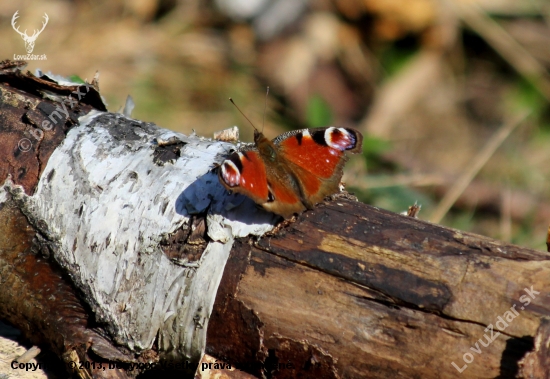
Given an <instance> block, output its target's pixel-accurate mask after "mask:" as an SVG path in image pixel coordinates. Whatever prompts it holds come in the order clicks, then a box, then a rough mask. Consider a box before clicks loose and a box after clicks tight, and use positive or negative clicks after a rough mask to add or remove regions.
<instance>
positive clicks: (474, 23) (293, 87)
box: [0, 0, 550, 250]
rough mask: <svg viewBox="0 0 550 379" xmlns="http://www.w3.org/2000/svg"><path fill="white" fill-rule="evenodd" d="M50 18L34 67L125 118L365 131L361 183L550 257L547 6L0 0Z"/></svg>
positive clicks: (400, 0)
mask: <svg viewBox="0 0 550 379" xmlns="http://www.w3.org/2000/svg"><path fill="white" fill-rule="evenodd" d="M0 4H1V6H0V35H1V37H2V38H1V41H2V43H1V45H0V59H2V60H3V59H14V56H15V57H16V56H17V55H24V54H26V51H25V44H24V41H23V39H22V38H21V36H20V35H19V34H18V33H16V32H15V31H14V29H13V27H12V25H11V21H12V17H13V15H14V13H15V12H16V11H19V13H18V14H19V18H18V19H17V20H16V26H18V27H19V29H20V31H24V30H25V29H26V30H27V34H29V35H31V34H32V31H33V29H40V28H41V27H42V24H43V22H44V18H43V16H44V13H46V14H47V15H48V17H49V20H48V24H47V25H46V27H45V28H44V30H43V31H42V32H41V34H40V35H39V36H38V37H37V39H36V43H35V47H34V51H33V54H36V55H42V54H46V56H47V60H42V61H29V64H28V66H27V68H28V69H29V70H30V71H31V72H35V70H36V69H37V68H40V69H41V70H43V71H45V72H47V71H51V72H52V73H55V74H60V75H64V76H73V75H74V76H77V77H79V78H82V79H88V80H91V79H92V78H93V76H94V74H95V73H96V71H99V74H100V76H99V86H100V89H101V93H102V95H103V97H104V98H105V99H106V101H107V103H108V108H109V110H110V111H117V110H119V109H120V108H121V107H122V106H123V105H124V102H125V99H126V96H127V95H131V96H132V97H133V99H134V102H135V104H136V108H135V110H134V113H133V117H135V118H138V119H141V120H145V121H151V122H154V123H156V124H157V125H159V126H162V127H165V128H170V129H173V130H176V131H179V132H183V133H190V132H191V131H192V130H193V129H194V130H195V131H196V132H197V134H200V135H204V136H207V137H211V136H212V133H213V132H214V131H218V130H222V129H225V128H228V127H231V126H233V125H238V126H239V127H240V131H241V140H243V141H251V140H252V128H251V127H250V126H249V125H248V124H247V122H246V121H245V120H244V119H243V118H242V116H241V115H240V114H239V113H238V112H237V111H236V110H235V109H234V107H233V106H232V105H231V104H230V103H229V102H228V100H227V99H228V97H232V98H234V99H235V101H236V103H237V104H238V105H239V106H240V107H241V109H242V110H243V112H245V114H246V115H247V116H248V117H249V118H250V119H251V120H252V121H253V122H254V123H255V124H256V125H257V126H259V127H261V125H262V122H263V121H262V120H263V118H264V102H265V92H266V87H267V86H269V87H270V94H269V97H268V99H267V110H266V113H265V127H264V133H265V134H266V135H267V136H268V137H270V138H274V137H275V136H277V135H278V134H280V133H282V132H284V131H286V130H290V129H295V128H304V127H317V126H327V125H339V126H351V127H356V128H358V129H359V130H360V131H361V132H362V133H363V134H364V135H365V143H364V154H363V156H361V157H354V158H353V159H352V160H351V161H350V162H349V163H348V165H347V171H346V175H345V178H344V181H345V182H346V184H347V189H348V190H349V191H350V192H353V193H355V194H356V195H357V196H358V197H359V199H360V200H361V201H364V202H367V203H369V204H373V205H376V206H379V207H381V208H385V209H389V210H392V211H395V212H402V211H406V210H407V208H408V207H409V206H411V205H413V204H414V203H415V202H418V204H420V205H421V206H422V209H421V211H420V213H419V218H421V219H424V220H429V221H433V222H437V223H441V224H443V225H447V226H451V227H455V228H458V229H461V230H467V231H473V232H476V233H480V234H484V235H488V236H491V237H494V238H498V239H502V240H505V241H510V242H513V243H517V244H520V245H523V246H528V247H533V248H537V249H544V250H546V246H545V242H546V231H547V229H548V225H549V224H550V181H549V178H550V111H549V107H548V104H549V101H550V74H549V72H550V71H549V70H550V2H549V1H548V0H521V1H518V0H318V1H308V0H210V1H198V0H188V1H184V0H135V1H131V0H126V1H124V0H120V1H105V0H103V1H101V0H100V1H90V0H88V1H86V0H76V1H60V0H56V1H37V0H35V1H31V0H27V1H25V0H23V1H16V0H0Z"/></svg>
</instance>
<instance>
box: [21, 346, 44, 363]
mask: <svg viewBox="0 0 550 379" xmlns="http://www.w3.org/2000/svg"><path fill="white" fill-rule="evenodd" d="M38 354H40V349H39V348H38V346H33V347H31V348H30V349H29V350H27V351H26V352H24V353H23V355H21V356H20V357H19V358H16V359H15V361H17V362H19V363H28V362H30V361H31V359H34V358H36V356H37V355H38Z"/></svg>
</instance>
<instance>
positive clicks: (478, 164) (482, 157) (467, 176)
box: [430, 112, 530, 223]
mask: <svg viewBox="0 0 550 379" xmlns="http://www.w3.org/2000/svg"><path fill="white" fill-rule="evenodd" d="M529 113H530V112H524V113H522V114H521V115H520V116H519V117H516V118H514V119H512V120H511V121H510V122H508V123H507V124H504V125H503V126H502V127H501V128H500V129H499V130H498V131H497V132H496V133H495V134H494V135H493V136H492V137H491V138H490V139H489V141H488V142H487V143H486V144H485V146H484V147H483V148H482V149H481V150H480V152H479V153H478V154H477V155H476V156H475V157H474V159H473V160H472V164H470V165H469V167H470V168H469V169H468V170H466V171H464V173H463V174H462V175H461V176H460V177H459V178H458V179H457V181H456V182H455V183H454V184H453V186H452V187H451V188H450V189H449V191H448V192H447V193H446V194H445V196H444V197H443V199H442V200H441V202H440V203H439V205H438V206H437V208H436V209H435V211H434V212H433V213H432V215H431V217H430V221H431V222H434V223H439V222H440V221H441V220H442V219H443V217H445V215H446V214H447V212H448V211H449V209H451V207H452V206H453V204H454V203H455V201H456V200H457V199H458V198H459V196H460V195H461V194H462V192H464V190H465V189H466V187H468V185H469V184H470V182H471V181H472V180H473V179H474V177H475V176H476V175H477V173H478V172H479V171H480V170H481V168H482V167H483V166H485V164H486V163H487V161H488V160H489V158H491V156H492V155H493V154H494V153H495V151H496V149H497V148H498V147H499V146H500V145H501V144H502V142H504V140H505V139H506V138H507V137H508V136H509V135H510V133H512V131H513V130H514V129H515V128H516V127H517V126H518V125H519V124H521V122H522V121H523V120H525V118H526V117H527V116H528V115H529Z"/></svg>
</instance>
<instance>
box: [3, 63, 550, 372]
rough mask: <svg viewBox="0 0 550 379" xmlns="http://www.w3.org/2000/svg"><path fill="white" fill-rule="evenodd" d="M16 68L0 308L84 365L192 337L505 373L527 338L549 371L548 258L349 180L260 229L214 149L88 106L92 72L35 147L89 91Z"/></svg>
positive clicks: (211, 346)
mask: <svg viewBox="0 0 550 379" xmlns="http://www.w3.org/2000/svg"><path fill="white" fill-rule="evenodd" d="M8 66H9V64H8ZM10 67H11V66H10ZM10 67H7V66H6V63H4V68H3V71H2V75H0V79H1V80H0V82H1V83H0V91H1V94H0V96H1V97H0V100H1V103H0V105H1V107H2V108H0V112H2V116H3V120H4V122H3V123H2V124H1V125H0V133H1V134H2V135H3V136H7V137H9V138H3V139H2V144H3V145H4V147H5V148H3V149H2V151H3V153H2V154H4V157H3V158H4V159H3V160H2V163H1V164H0V183H2V184H3V185H2V186H1V187H0V220H1V225H0V283H2V286H3V288H6V289H7V290H6V291H1V292H0V318H1V319H4V320H7V321H9V322H10V323H12V324H14V325H15V326H17V327H18V328H20V329H21V330H22V332H23V333H24V334H25V336H27V338H30V339H31V340H32V341H33V342H34V343H37V344H46V345H48V346H49V347H50V348H52V349H53V350H54V351H55V352H56V353H57V354H58V355H59V356H60V357H62V359H63V360H64V361H65V362H66V363H67V365H68V366H69V367H70V368H74V367H71V366H74V364H75V362H77V363H80V364H82V368H83V369H77V370H75V373H76V375H78V376H79V377H89V376H91V377H97V378H113V377H120V378H122V377H132V376H135V374H136V373H137V372H138V371H146V369H148V368H150V367H154V368H155V369H159V368H164V369H167V368H178V369H180V370H183V371H185V372H187V373H188V374H189V375H192V373H193V372H194V371H195V368H196V367H197V365H198V364H199V360H200V358H201V355H202V353H203V352H204V351H206V352H207V353H209V354H210V355H211V356H213V357H215V358H217V359H219V360H220V361H219V362H216V361H214V362H212V361H210V362H207V361H203V362H202V363H201V365H200V366H199V367H198V370H199V372H206V371H207V370H208V369H219V368H220V367H221V363H220V362H222V360H223V362H224V363H223V365H224V369H225V371H223V370H222V371H223V372H224V373H225V374H226V375H228V376H232V377H244V376H242V375H243V374H240V373H239V372H238V371H228V370H227V369H226V368H227V366H226V364H230V366H231V367H232V368H234V367H237V368H240V369H242V370H245V371H247V372H248V373H251V374H253V375H255V376H257V377H274V378H287V377H288V378H291V377H328V378H330V377H333V378H364V377H369V378H388V377H403V378H414V377H422V378H455V377H456V378H458V377H461V378H487V377H501V378H512V377H514V376H515V375H516V374H517V373H518V364H519V361H520V360H521V359H522V357H524V356H525V354H526V353H527V352H529V351H531V350H533V349H534V347H535V348H536V349H538V350H536V352H533V354H535V355H531V357H533V356H535V357H537V359H527V358H526V359H524V360H523V361H522V373H530V372H544V373H545V375H548V371H547V369H546V368H544V367H543V366H544V365H542V364H541V362H545V361H544V359H543V358H544V357H542V356H541V353H540V349H541V348H540V346H538V347H536V346H534V342H533V341H534V340H533V338H534V336H535V335H536V333H537V328H538V327H539V324H540V320H541V319H542V318H543V317H546V316H549V315H550V309H549V307H550V305H548V304H550V303H549V302H548V296H549V288H550V287H549V286H548V284H549V283H550V263H549V261H548V259H549V257H550V255H549V254H548V253H545V252H539V251H534V250H531V249H525V248H521V247H518V246H514V245H510V244H505V243H502V242H499V241H495V240H492V239H489V238H486V237H482V236H478V235H473V234H470V233H465V232H460V231H457V230H452V229H448V228H444V227H441V226H437V225H433V224H430V223H427V222H423V221H421V220H418V219H415V218H412V217H406V216H401V215H397V214H394V213H391V212H388V211H383V210H380V209H377V208H374V207H371V206H368V205H364V204H361V203H358V202H357V201H355V200H354V199H353V198H352V197H350V196H346V195H343V194H341V195H337V196H334V198H333V199H332V201H329V202H327V203H326V204H322V205H319V206H318V207H316V208H315V209H314V210H312V211H308V212H305V213H304V214H302V215H301V216H299V217H298V218H297V220H296V221H295V222H293V223H287V224H284V225H280V226H278V227H277V228H276V229H275V230H272V231H271V232H269V231H270V230H271V229H272V227H273V225H274V224H275V223H276V221H277V219H276V218H274V217H273V216H272V215H271V214H268V213H266V212H263V211H262V210H260V209H258V208H256V207H255V206H254V205H253V204H251V202H249V201H248V200H246V199H244V198H243V197H240V196H228V195H227V194H226V192H225V190H224V189H223V188H222V187H221V185H220V184H219V183H218V181H217V178H216V176H215V173H214V172H212V170H213V168H215V163H216V162H220V160H221V159H223V156H224V154H225V153H226V151H227V149H228V145H227V144H223V143H220V142H217V141H209V140H204V139H201V138H198V137H195V136H189V137H188V136H183V135H181V134H177V133H173V132H170V131H167V130H163V129H159V128H157V127H156V126H154V125H152V124H146V123H143V122H140V121H138V120H132V119H130V118H128V117H125V116H123V115H117V114H111V113H106V112H98V111H97V109H98V108H101V105H98V104H99V103H97V99H98V97H97V96H95V95H94V94H97V88H96V87H93V86H92V87H93V89H90V91H92V92H91V95H90V96H91V97H90V98H89V99H87V98H86V96H84V97H83V98H82V99H78V106H77V107H74V108H71V109H67V116H66V117H65V118H63V120H62V121H61V122H57V123H56V124H55V125H54V127H53V128H52V129H50V130H45V131H44V132H43V135H42V137H43V138H42V139H40V140H39V141H38V142H37V141H34V140H32V139H31V137H33V134H32V132H34V133H35V134H39V133H38V132H37V131H36V130H35V129H37V128H38V127H40V126H41V125H43V122H44V121H47V120H48V119H50V116H51V115H52V112H53V111H55V110H56V109H58V108H59V107H60V104H61V101H64V100H60V98H59V97H56V96H61V94H65V93H68V94H69V96H73V98H74V99H75V100H77V99H76V98H77V97H78V96H77V95H76V94H74V91H75V89H76V90H79V91H84V88H83V86H82V85H77V84H74V83H73V84H71V83H65V84H63V83H61V84H60V82H59V81H57V82H55V81H52V80H46V79H44V78H34V77H33V76H32V75H28V74H22V73H21V72H20V71H17V70H16V69H11V68H10ZM2 83H3V84H2ZM86 93H87V92H86ZM46 94H47V97H48V99H45V98H44V97H45V95H46ZM56 94H57V95H56ZM71 94H73V95H71ZM61 108H62V107H61ZM93 109H95V110H93ZM60 113H61V114H62V115H63V114H64V113H63V112H60ZM55 119H56V120H57V118H55ZM23 138H27V139H28V140H29V142H31V148H30V149H29V150H27V151H23V150H25V149H26V148H25V146H27V145H23V149H22V148H21V143H19V142H18V141H20V140H21V139H23ZM6 141H7V142H6ZM33 142H34V143H33ZM29 173H31V174H32V175H31V174H29ZM266 232H269V233H268V234H266ZM542 330H543V331H540V332H539V333H543V332H544V333H546V332H545V330H546V329H542ZM539 345H540V344H539ZM543 352H544V350H543ZM100 364H102V365H103V366H100ZM168 364H170V366H169V365H168ZM535 364H536V367H535V366H533V365H535ZM541 366H542V368H541ZM135 367H138V369H139V370H135ZM104 368H107V369H104ZM541 370H542V371H541ZM544 370H546V371H544ZM86 375H88V376H86ZM524 377H529V376H528V375H525V376H524Z"/></svg>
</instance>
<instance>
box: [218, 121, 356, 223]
mask: <svg viewBox="0 0 550 379" xmlns="http://www.w3.org/2000/svg"><path fill="white" fill-rule="evenodd" d="M362 141H363V136H362V135H361V133H359V132H358V131H357V130H355V129H352V128H336V127H329V128H317V129H302V130H295V131H291V132H288V133H284V134H282V135H280V136H279V137H277V138H275V139H274V140H273V141H270V140H268V139H267V138H266V137H265V136H264V135H263V134H262V133H261V132H259V131H257V130H255V131H254V147H245V148H243V149H241V150H239V151H236V152H234V153H233V154H231V155H230V156H229V157H228V159H226V160H225V161H224V162H223V163H222V164H221V166H220V168H219V171H218V177H219V179H220V182H221V183H222V185H223V186H224V187H225V188H227V189H229V190H231V191H233V192H237V193H241V194H243V195H246V196H248V197H250V198H251V199H252V200H254V201H255V202H256V203H257V204H259V205H261V206H262V207H263V208H265V209H266V210H268V211H270V212H273V213H276V214H278V215H280V216H283V217H284V218H289V217H291V216H292V215H293V214H294V213H300V212H302V211H304V210H306V209H311V208H312V207H313V206H314V205H315V204H317V203H319V202H321V201H322V200H323V199H324V198H325V197H326V196H328V195H331V194H333V193H336V192H338V190H339V184H340V180H341V178H342V174H343V167H344V164H345V162H346V152H350V153H358V152H361V150H362Z"/></svg>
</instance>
